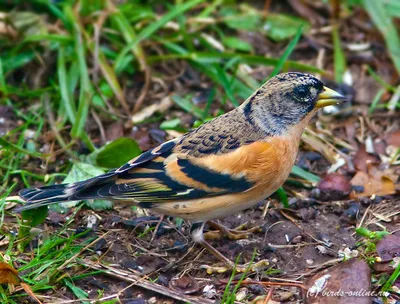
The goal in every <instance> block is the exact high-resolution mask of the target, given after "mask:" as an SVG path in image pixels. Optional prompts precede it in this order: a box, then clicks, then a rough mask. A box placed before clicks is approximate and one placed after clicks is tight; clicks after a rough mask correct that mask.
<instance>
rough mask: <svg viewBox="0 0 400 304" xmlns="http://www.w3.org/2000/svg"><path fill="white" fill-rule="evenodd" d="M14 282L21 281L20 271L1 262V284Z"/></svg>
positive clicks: (15, 283)
mask: <svg viewBox="0 0 400 304" xmlns="http://www.w3.org/2000/svg"><path fill="white" fill-rule="evenodd" d="M4 283H6V284H14V285H17V284H19V283H20V279H19V277H18V271H17V270H16V269H14V268H13V267H12V266H10V265H8V264H7V263H4V262H0V284H4Z"/></svg>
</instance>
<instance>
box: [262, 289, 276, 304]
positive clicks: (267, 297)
mask: <svg viewBox="0 0 400 304" xmlns="http://www.w3.org/2000/svg"><path fill="white" fill-rule="evenodd" d="M273 292H274V287H271V288H270V289H269V291H268V294H267V296H266V297H265V300H264V303H263V304H267V303H268V302H269V300H271V298H272V293H273Z"/></svg>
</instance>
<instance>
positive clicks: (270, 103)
mask: <svg viewBox="0 0 400 304" xmlns="http://www.w3.org/2000/svg"><path fill="white" fill-rule="evenodd" d="M344 100H345V98H344V97H343V96H342V95H341V94H339V93H338V92H335V91H334V90H332V89H329V88H327V87H325V86H324V85H323V83H322V82H321V81H320V80H318V79H317V78H315V77H314V76H311V75H308V74H303V73H294V72H292V73H285V74H279V75H277V76H275V77H273V78H271V79H270V80H268V81H267V82H266V83H265V84H264V85H263V86H262V87H261V88H259V89H258V90H257V91H256V92H254V94H253V95H252V96H250V97H249V99H248V100H247V101H246V102H245V103H244V104H243V106H242V108H243V111H244V114H245V115H246V116H247V117H249V118H250V119H253V120H254V121H256V123H257V124H258V125H259V126H260V127H261V128H263V129H265V130H269V132H270V133H272V134H276V135H278V134H281V133H282V132H284V131H285V130H287V129H288V128H290V127H291V126H294V125H296V124H298V123H300V122H301V121H303V120H305V118H306V120H307V122H308V120H309V119H310V118H311V116H312V115H313V113H315V112H316V110H317V109H319V108H322V107H325V106H329V105H333V104H337V103H339V102H341V101H344Z"/></svg>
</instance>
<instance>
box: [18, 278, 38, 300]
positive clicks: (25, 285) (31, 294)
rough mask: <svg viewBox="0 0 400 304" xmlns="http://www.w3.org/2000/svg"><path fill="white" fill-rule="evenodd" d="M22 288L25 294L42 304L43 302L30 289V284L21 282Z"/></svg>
mask: <svg viewBox="0 0 400 304" xmlns="http://www.w3.org/2000/svg"><path fill="white" fill-rule="evenodd" d="M21 287H22V288H23V289H24V290H25V292H26V293H27V294H28V295H30V296H31V297H32V298H34V299H35V300H36V301H37V302H38V303H39V304H42V302H41V301H40V300H39V299H38V298H37V297H36V296H35V294H34V293H33V291H32V289H31V288H30V287H29V285H28V284H26V283H24V282H21Z"/></svg>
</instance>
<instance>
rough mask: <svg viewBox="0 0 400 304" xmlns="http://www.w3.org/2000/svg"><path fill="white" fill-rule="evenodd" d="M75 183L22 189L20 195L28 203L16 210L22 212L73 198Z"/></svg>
mask: <svg viewBox="0 0 400 304" xmlns="http://www.w3.org/2000/svg"><path fill="white" fill-rule="evenodd" d="M74 185H75V184H60V185H51V186H45V187H40V188H29V189H24V190H21V191H20V192H19V196H20V197H21V198H22V199H24V200H25V201H26V202H27V204H26V205H24V206H22V207H19V208H17V209H16V210H15V211H16V212H20V211H24V210H29V209H36V208H40V207H43V206H48V205H52V204H56V203H59V202H63V201H69V200H72V199H71V197H72V196H73V195H74V194H75V189H74V188H75V187H73V186H74ZM71 186H72V187H71Z"/></svg>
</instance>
